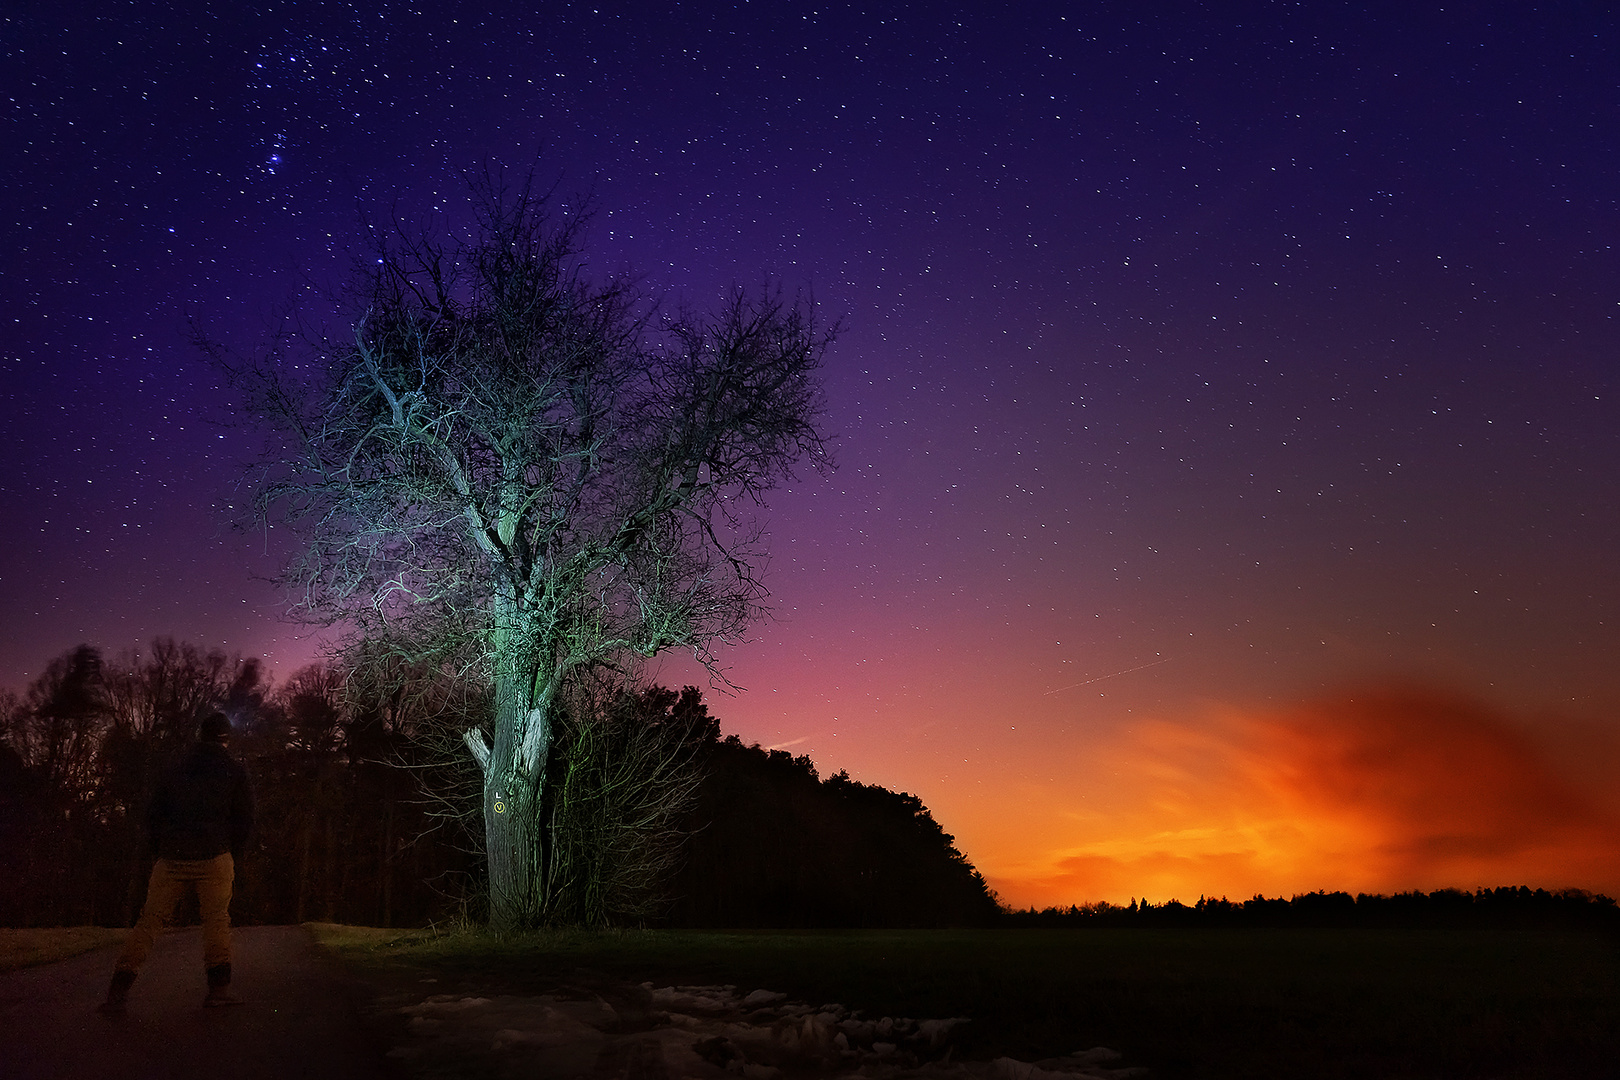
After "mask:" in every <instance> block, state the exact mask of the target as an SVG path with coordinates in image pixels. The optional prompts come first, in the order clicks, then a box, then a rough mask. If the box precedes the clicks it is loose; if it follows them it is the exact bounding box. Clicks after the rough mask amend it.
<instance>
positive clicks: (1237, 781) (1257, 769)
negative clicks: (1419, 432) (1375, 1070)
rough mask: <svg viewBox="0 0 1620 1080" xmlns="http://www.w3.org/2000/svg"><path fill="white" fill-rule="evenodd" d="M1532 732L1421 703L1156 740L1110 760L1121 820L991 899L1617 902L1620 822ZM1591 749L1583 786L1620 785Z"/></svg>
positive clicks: (1426, 700)
mask: <svg viewBox="0 0 1620 1080" xmlns="http://www.w3.org/2000/svg"><path fill="white" fill-rule="evenodd" d="M1530 730H1532V729H1531V727H1530V726H1529V725H1526V724H1524V723H1522V722H1521V723H1515V722H1514V721H1513V720H1512V719H1510V718H1509V717H1507V716H1506V715H1504V714H1502V713H1500V712H1498V711H1495V710H1492V709H1490V708H1488V707H1486V706H1484V705H1482V704H1481V703H1479V702H1477V701H1473V700H1471V699H1468V698H1464V697H1461V696H1457V695H1447V694H1442V693H1437V692H1434V691H1428V690H1422V689H1417V688H1411V687H1395V688H1381V689H1376V690H1371V691H1367V692H1359V693H1354V694H1349V695H1345V696H1343V697H1335V698H1331V699H1323V700H1319V701H1315V702H1310V703H1306V704H1303V705H1300V706H1297V707H1294V708H1291V709H1287V710H1283V711H1278V712H1273V713H1266V714H1241V713H1236V712H1230V711H1228V712H1225V713H1219V714H1217V715H1215V716H1213V717H1211V718H1209V719H1207V720H1206V721H1204V722H1200V723H1197V724H1187V723H1170V722H1167V721H1158V722H1154V723H1150V724H1147V725H1145V726H1143V727H1142V728H1140V729H1138V731H1137V732H1136V733H1134V734H1133V735H1132V736H1131V737H1128V738H1125V739H1122V740H1121V741H1119V742H1118V743H1117V744H1115V745H1114V746H1112V747H1110V748H1109V749H1108V750H1107V751H1106V752H1105V755H1104V759H1105V760H1104V765H1105V771H1107V772H1109V773H1111V775H1112V776H1113V777H1114V778H1115V782H1114V786H1113V788H1112V790H1111V793H1110V797H1109V799H1108V804H1109V805H1108V808H1107V809H1104V810H1098V809H1097V808H1095V806H1093V808H1092V810H1091V811H1090V812H1088V813H1087V815H1086V816H1085V817H1084V818H1080V817H1079V816H1075V817H1074V818H1073V822H1072V826H1073V827H1071V828H1070V829H1069V830H1068V835H1067V836H1054V837H1053V838H1052V839H1053V840H1054V841H1055V842H1056V844H1057V847H1058V850H1056V851H1055V852H1053V854H1052V856H1051V857H1050V858H1048V859H1046V860H1044V861H1043V864H1040V865H1037V864H1026V865H1024V866H1021V867H1016V868H1011V867H1009V868H1007V870H1008V871H1010V872H1003V873H1001V874H994V873H993V874H992V882H993V884H994V885H995V886H996V887H997V888H998V889H999V890H1000V891H1001V892H1002V894H1003V895H1004V896H1005V897H1006V898H1007V899H1009V900H1010V901H1011V902H1013V903H1015V904H1020V905H1022V904H1036V905H1045V904H1068V903H1073V902H1084V901H1088V900H1100V899H1106V900H1110V901H1114V902H1124V901H1125V900H1128V899H1129V898H1130V897H1133V896H1135V897H1143V896H1146V897H1150V898H1154V899H1158V900H1163V899H1167V898H1169V897H1172V896H1173V897H1177V898H1180V899H1182V900H1183V901H1189V902H1190V901H1191V900H1195V899H1197V897H1198V896H1200V895H1207V896H1221V895H1226V896H1231V897H1234V898H1236V897H1247V896H1250V895H1253V894H1255V893H1264V894H1266V895H1272V896H1276V895H1284V896H1287V895H1293V894H1295V893H1301V892H1309V891H1312V890H1315V889H1330V890H1331V889H1344V890H1347V891H1350V892H1394V891H1400V890H1406V889H1436V888H1444V887H1462V888H1472V887H1476V886H1481V885H1501V884H1519V883H1524V884H1530V885H1539V886H1546V887H1550V888H1558V887H1577V888H1586V889H1595V890H1599V891H1605V892H1609V893H1611V894H1613V893H1616V892H1620V813H1617V812H1616V808H1615V807H1614V806H1612V805H1605V804H1604V803H1603V802H1602V801H1601V800H1600V798H1599V796H1598V795H1597V794H1596V793H1595V792H1594V791H1590V790H1584V789H1583V787H1582V786H1581V782H1580V780H1579V778H1578V775H1577V772H1578V771H1581V770H1575V769H1571V768H1569V767H1566V765H1564V764H1560V763H1559V761H1558V758H1557V756H1556V755H1555V754H1554V753H1553V752H1552V749H1553V745H1552V744H1551V743H1550V741H1548V740H1546V739H1544V738H1542V737H1541V736H1540V735H1539V734H1538V736H1537V737H1532V736H1531V735H1530V734H1528V732H1529V731H1530ZM1549 730H1550V729H1549ZM1558 731H1559V732H1561V733H1562V734H1563V736H1564V739H1565V743H1564V745H1563V750H1564V751H1565V752H1566V755H1568V754H1569V752H1570V751H1572V750H1578V749H1582V747H1580V746H1579V743H1580V740H1579V739H1578V738H1577V737H1576V736H1575V735H1572V734H1571V733H1572V732H1575V731H1576V729H1574V728H1572V727H1569V726H1564V727H1562V728H1559V729H1558ZM1572 739H1573V740H1574V742H1571V740H1572ZM1585 743H1586V745H1585V746H1584V750H1585V751H1586V753H1585V754H1584V758H1583V771H1585V772H1586V773H1587V774H1588V775H1598V774H1606V775H1607V776H1609V777H1611V778H1612V777H1613V776H1614V775H1616V773H1615V770H1614V768H1613V766H1614V765H1616V764H1620V756H1617V755H1616V754H1615V746H1614V742H1613V740H1612V739H1611V740H1607V741H1605V740H1604V739H1602V738H1595V739H1587V740H1585ZM1593 755H1601V756H1605V757H1606V759H1607V760H1606V761H1605V762H1604V763H1603V764H1602V765H1600V766H1597V767H1594V765H1593V761H1592V758H1593ZM1092 801H1093V803H1095V801H1096V800H1092ZM1082 830H1083V835H1077V834H1079V833H1081V832H1082Z"/></svg>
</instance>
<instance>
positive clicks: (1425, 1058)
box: [312, 926, 1620, 1080]
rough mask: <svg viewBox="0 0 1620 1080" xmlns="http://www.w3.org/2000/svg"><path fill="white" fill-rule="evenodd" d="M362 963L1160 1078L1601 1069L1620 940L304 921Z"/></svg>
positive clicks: (1592, 936)
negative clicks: (712, 1003) (494, 927)
mask: <svg viewBox="0 0 1620 1080" xmlns="http://www.w3.org/2000/svg"><path fill="white" fill-rule="evenodd" d="M312 929H313V930H314V931H315V933H316V934H317V936H318V937H319V938H320V939H321V940H322V941H323V942H324V943H325V944H326V945H327V946H328V947H329V948H331V949H332V950H333V951H334V952H335V953H337V954H338V955H339V956H340V957H343V958H344V959H345V960H346V961H348V962H349V963H350V964H351V965H352V966H354V967H355V968H357V969H359V970H360V971H361V972H362V973H365V972H367V971H369V972H371V973H372V974H373V975H374V976H376V977H379V978H382V977H390V976H392V977H395V978H400V977H403V979H404V981H406V982H420V981H421V980H422V978H424V977H428V978H432V979H434V980H435V982H436V984H437V985H436V986H435V990H436V992H445V991H450V992H462V991H465V992H471V993H492V992H497V993H498V992H506V993H524V992H540V991H543V990H546V989H550V988H553V987H555V986H558V985H560V984H565V983H571V982H574V983H577V982H580V981H581V980H585V979H589V978H600V977H607V978H618V979H626V980H631V981H635V982H641V981H645V980H649V979H650V980H652V981H654V982H656V983H658V984H659V985H667V984H671V983H673V984H702V983H732V984H735V985H737V986H738V987H739V988H741V989H743V990H748V989H753V988H758V987H765V988H768V989H772V990H780V991H785V992H787V993H789V994H791V995H792V996H794V997H796V998H801V999H803V1000H806V1001H811V1002H816V1003H825V1002H833V1001H836V1002H839V1003H841V1004H843V1005H846V1006H848V1007H850V1008H856V1009H861V1010H863V1011H864V1012H865V1013H866V1014H867V1015H869V1016H883V1015H895V1016H913V1017H946V1016H968V1017H971V1018H972V1020H973V1023H972V1024H971V1025H969V1027H968V1028H967V1029H966V1032H965V1040H964V1042H963V1046H962V1049H963V1050H964V1051H965V1052H966V1053H968V1054H970V1055H971V1056H974V1057H981V1058H983V1057H993V1056H997V1055H1001V1054H1008V1055H1011V1056H1014V1057H1017V1058H1021V1059H1023V1060H1026V1061H1030V1060H1037V1059H1039V1058H1042V1057H1048V1056H1055V1055H1059V1054H1065V1053H1069V1052H1072V1051H1075V1050H1079V1049H1084V1048H1087V1047H1091V1046H1097V1045H1104V1046H1111V1047H1113V1048H1115V1049H1117V1050H1120V1051H1122V1052H1123V1053H1124V1054H1125V1057H1126V1062H1127V1063H1129V1064H1133V1065H1146V1066H1148V1067H1150V1068H1151V1069H1153V1071H1154V1075H1155V1077H1159V1078H1170V1080H1179V1078H1183V1077H1186V1078H1191V1077H1200V1078H1213V1080H1221V1078H1228V1077H1230V1078H1237V1077H1266V1078H1268V1080H1286V1078H1292V1077H1313V1078H1339V1077H1342V1078H1345V1080H1349V1078H1351V1077H1355V1078H1363V1077H1367V1076H1378V1077H1384V1078H1402V1077H1410V1078H1414V1080H1415V1078H1418V1077H1426V1078H1428V1077H1459V1078H1460V1077H1486V1076H1490V1077H1516V1078H1523V1080H1531V1078H1541V1077H1547V1078H1551V1077H1567V1076H1598V1075H1612V1072H1611V1070H1613V1069H1614V1067H1615V1064H1614V1063H1615V1062H1616V1061H1620V943H1617V941H1616V939H1615V938H1614V937H1613V936H1612V935H1607V934H1597V933H1582V932H1558V931H1522V932H1515V931H1461V930H1458V931H1354V930H1341V931H1329V930H1174V931H1168V930H1167V931H1151V930H1000V931H864V932H830V931H829V932H802V933H793V932H685V931H650V932H620V933H605V934H584V933H568V932H559V933H549V934H548V933H538V934H531V935H519V936H512V937H507V938H504V939H500V938H495V937H494V936H492V935H488V934H484V933H479V932H472V931H462V932H456V933H432V932H424V931H380V930H365V929H356V928H349V927H341V928H340V927H319V926H317V927H312Z"/></svg>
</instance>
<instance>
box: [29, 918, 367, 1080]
mask: <svg viewBox="0 0 1620 1080" xmlns="http://www.w3.org/2000/svg"><path fill="white" fill-rule="evenodd" d="M116 954H117V951H116V950H115V949H100V950H97V951H95V952H90V953H86V954H84V955H82V956H76V957H74V958H72V959H70V960H62V961H59V962H57V963H54V964H45V965H42V966H40V967H34V968H26V969H24V970H21V971H12V972H6V973H4V974H0V1032H3V1034H0V1062H3V1066H0V1072H3V1073H4V1075H5V1076H6V1077H7V1080H36V1078H37V1080H43V1078H46V1077H51V1078H56V1077H73V1078H75V1080H100V1078H107V1080H114V1078H116V1080H143V1078H146V1077H163V1078H165V1080H168V1078H173V1080H187V1078H191V1077H197V1078H203V1077H206V1078H208V1080H215V1078H217V1077H220V1076H231V1077H248V1078H257V1077H265V1078H270V1077H275V1078H277V1080H283V1078H285V1077H289V1076H297V1077H355V1078H357V1080H367V1078H376V1077H385V1076H388V1075H390V1073H389V1072H388V1071H387V1070H386V1068H385V1066H384V1065H383V1063H382V1061H381V1059H380V1058H379V1056H378V1054H377V1051H376V1050H375V1048H374V1047H373V1046H372V1045H371V1044H370V1043H369V1042H368V1041H367V1040H366V1037H365V1035H364V1034H363V1033H362V1031H361V1029H360V1026H359V1024H358V1022H357V1020H356V1011H355V1003H354V999H353V997H352V992H353V990H354V984H352V983H351V982H349V981H348V980H347V979H346V978H345V977H343V976H342V975H341V974H340V973H338V972H337V970H336V969H334V968H333V967H332V966H331V965H330V964H329V963H328V962H326V961H324V960H323V959H322V958H321V957H320V956H319V954H317V952H316V951H315V948H314V946H313V944H312V943H311V941H310V938H309V934H308V933H307V932H306V931H304V930H303V929H301V928H299V927H296V926H253V927H244V928H239V929H238V930H237V931H236V941H235V963H234V966H235V969H236V981H235V984H234V988H235V989H236V991H237V992H238V993H239V994H241V996H242V997H243V999H244V1000H245V1004H242V1005H239V1006H235V1007H232V1008H227V1009H204V1008H202V1007H201V1006H202V999H203V993H204V991H205V987H204V985H203V973H202V960H201V957H202V940H201V933H200V931H198V930H197V929H196V928H191V929H186V930H180V931H177V932H175V933H170V934H166V935H164V937H163V938H162V939H161V940H159V942H158V944H157V947H156V948H155V949H153V950H152V956H151V958H150V959H149V960H148V961H147V962H146V966H145V967H144V968H143V969H142V970H141V975H140V978H139V979H138V980H137V981H136V983H135V989H134V990H133V992H132V993H131V994H130V999H129V1015H128V1016H126V1017H123V1018H121V1019H117V1020H112V1019H108V1018H106V1017H103V1016H100V1015H98V1014H97V1013H96V1011H95V1007H96V1005H97V1004H98V1003H99V1002H100V1001H101V998H102V995H103V994H105V993H106V989H107V980H108V977H109V975H110V974H111V972H112V964H113V957H114V956H115V955H116Z"/></svg>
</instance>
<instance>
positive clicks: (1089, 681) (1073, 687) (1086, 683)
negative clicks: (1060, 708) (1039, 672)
mask: <svg viewBox="0 0 1620 1080" xmlns="http://www.w3.org/2000/svg"><path fill="white" fill-rule="evenodd" d="M1169 662H1170V658H1169V657H1168V656H1167V657H1165V658H1164V659H1163V660H1155V661H1153V663H1151V664H1138V665H1137V666H1136V667H1131V668H1126V669H1125V670H1124V671H1116V672H1114V673H1113V674H1112V675H1099V676H1097V677H1096V678H1095V679H1086V680H1085V681H1083V682H1077V683H1070V684H1069V685H1068V686H1060V687H1058V688H1057V689H1056V690H1048V691H1047V692H1046V693H1045V694H1044V695H1043V696H1044V697H1051V696H1052V695H1053V694H1061V693H1062V692H1063V691H1065V690H1077V689H1079V688H1080V687H1082V686H1090V685H1091V684H1092V683H1099V682H1102V681H1103V680H1104V679H1117V678H1119V677H1120V676H1121V675H1129V674H1130V673H1131V672H1133V671H1146V670H1147V669H1148V668H1150V667H1158V666H1159V665H1160V664H1168V663H1169Z"/></svg>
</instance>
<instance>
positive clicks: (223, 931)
mask: <svg viewBox="0 0 1620 1080" xmlns="http://www.w3.org/2000/svg"><path fill="white" fill-rule="evenodd" d="M235 877H236V864H235V863H234V862H233V861H232V859H231V854H230V852H228V851H227V852H226V853H225V854H223V855H216V856H215V857H214V858H212V859H159V860H158V861H157V865H156V866H153V867H152V880H151V881H150V882H148V883H147V886H146V906H145V907H144V908H142V909H141V918H140V921H139V922H137V923H136V924H135V929H133V930H131V931H130V932H129V937H127V938H125V939H124V951H123V952H121V953H119V954H118V963H117V964H116V965H114V966H115V969H116V970H118V971H139V970H140V969H141V964H142V963H144V962H145V961H146V954H147V953H149V952H151V951H152V944H153V943H154V942H155V941H157V936H158V935H159V934H161V933H162V932H163V925H164V924H165V923H167V922H168V921H169V920H170V919H172V918H173V917H174V909H175V907H176V906H177V905H178V904H179V903H180V899H181V897H182V896H184V895H185V892H186V889H187V888H193V889H196V890H197V906H198V907H199V908H201V909H202V930H203V965H204V966H205V967H217V966H219V965H220V964H228V963H230V962H231V885H232V882H233V881H234V879H235Z"/></svg>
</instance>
